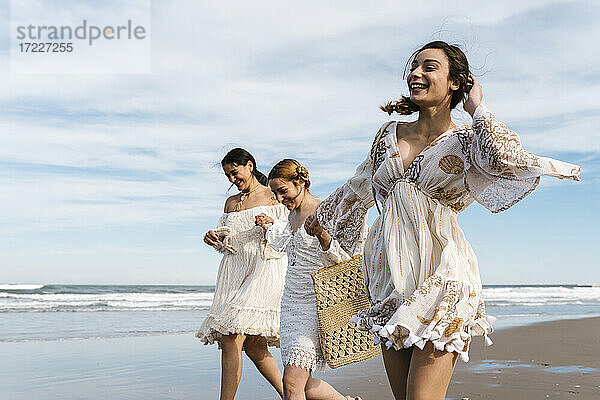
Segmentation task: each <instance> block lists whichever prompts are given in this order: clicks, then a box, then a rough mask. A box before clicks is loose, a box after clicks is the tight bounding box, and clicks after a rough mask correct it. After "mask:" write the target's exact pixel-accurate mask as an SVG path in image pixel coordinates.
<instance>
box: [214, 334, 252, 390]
mask: <svg viewBox="0 0 600 400" xmlns="http://www.w3.org/2000/svg"><path fill="white" fill-rule="evenodd" d="M245 339H246V336H244V335H223V337H222V338H221V350H222V352H221V397H220V400H233V398H234V397H235V392H237V388H238V385H239V384H240V379H241V378H242V347H243V346H244V340H245Z"/></svg>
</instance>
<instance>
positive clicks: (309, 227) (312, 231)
mask: <svg viewBox="0 0 600 400" xmlns="http://www.w3.org/2000/svg"><path fill="white" fill-rule="evenodd" d="M304 229H305V230H306V233H308V234H309V235H310V236H315V237H319V236H320V235H321V234H322V233H323V228H322V227H321V225H319V220H318V219H317V216H316V215H315V214H313V215H309V216H308V217H306V221H304Z"/></svg>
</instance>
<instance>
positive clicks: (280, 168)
mask: <svg viewBox="0 0 600 400" xmlns="http://www.w3.org/2000/svg"><path fill="white" fill-rule="evenodd" d="M275 178H280V179H285V180H286V181H292V182H294V183H296V184H299V183H300V182H304V187H305V188H306V189H307V190H308V188H309V187H310V176H309V174H308V170H307V169H306V167H305V166H304V165H302V164H300V163H299V162H298V161H296V160H294V159H292V158H286V159H283V160H281V161H279V162H278V163H277V164H275V166H274V167H273V168H272V169H271V172H269V180H271V179H275Z"/></svg>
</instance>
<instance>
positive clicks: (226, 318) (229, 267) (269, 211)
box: [196, 204, 289, 347]
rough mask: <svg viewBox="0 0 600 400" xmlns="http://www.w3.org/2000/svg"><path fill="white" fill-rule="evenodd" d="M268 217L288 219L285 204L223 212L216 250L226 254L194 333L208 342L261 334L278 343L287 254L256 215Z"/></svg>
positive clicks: (268, 340) (280, 219)
mask: <svg viewBox="0 0 600 400" xmlns="http://www.w3.org/2000/svg"><path fill="white" fill-rule="evenodd" d="M260 213H265V214H266V215H268V216H270V217H271V218H273V219H274V220H275V221H287V219H288V213H289V212H288V210H287V208H286V207H285V206H283V205H281V204H277V205H272V206H258V207H254V208H250V209H247V210H242V211H237V212H230V213H225V214H223V216H222V217H221V218H220V219H219V223H218V225H217V229H218V231H219V232H221V234H222V235H223V236H224V240H223V243H222V244H220V245H219V247H218V248H217V250H218V251H220V252H221V253H223V259H222V260H221V264H220V266H219V272H218V275H217V283H216V288H215V295H214V298H213V303H212V306H211V308H210V311H209V312H208V315H207V316H206V319H205V320H204V322H203V323H202V325H201V326H200V330H199V331H198V332H197V333H196V337H198V338H200V340H202V341H203V342H204V344H213V343H214V342H215V341H217V342H219V347H220V339H221V336H222V335H229V334H243V335H259V336H263V337H265V338H266V339H267V344H268V345H269V346H278V345H279V317H280V301H281V293H282V291H283V283H284V279H285V270H286V268H287V255H286V254H285V252H277V251H275V250H273V248H272V247H271V246H270V245H269V244H268V243H267V241H266V239H265V235H264V230H263V228H261V227H260V226H256V225H255V217H256V216H257V215H258V214H260Z"/></svg>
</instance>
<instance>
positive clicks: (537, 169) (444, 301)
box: [317, 104, 580, 361]
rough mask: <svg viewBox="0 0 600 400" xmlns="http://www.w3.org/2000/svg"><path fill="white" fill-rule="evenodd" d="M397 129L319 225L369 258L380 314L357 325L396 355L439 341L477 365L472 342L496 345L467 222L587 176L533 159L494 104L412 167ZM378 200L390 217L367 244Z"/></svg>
mask: <svg viewBox="0 0 600 400" xmlns="http://www.w3.org/2000/svg"><path fill="white" fill-rule="evenodd" d="M397 124H398V123H391V124H390V125H387V124H386V125H384V127H382V129H383V130H384V131H383V132H381V135H380V139H379V141H377V140H375V141H374V143H373V146H372V149H371V153H370V155H369V157H368V158H367V159H366V160H365V161H364V162H363V163H362V164H361V165H360V166H359V167H358V168H357V170H356V174H355V175H354V176H353V177H352V178H351V179H350V180H349V181H348V182H347V183H346V184H345V185H343V186H341V187H339V188H338V189H337V190H336V191H335V192H334V193H333V194H331V195H330V196H329V197H328V198H327V199H326V200H325V201H323V202H322V203H321V205H320V206H319V209H318V210H317V218H318V219H319V222H320V223H321V225H322V226H323V227H324V228H325V229H326V230H327V231H328V232H329V233H330V234H331V235H332V236H333V237H335V238H336V239H337V240H338V241H339V243H340V244H341V245H342V247H343V248H344V249H345V250H347V251H348V252H349V253H354V252H362V251H363V248H364V257H363V269H364V276H365V289H366V292H367V294H368V296H369V298H370V300H371V305H372V307H371V308H370V309H368V310H364V311H362V312H360V313H359V314H358V315H357V316H355V317H353V318H352V320H351V321H352V322H355V323H356V324H357V326H358V327H359V328H361V329H364V330H367V329H368V330H371V331H372V332H374V333H376V334H377V339H378V340H380V341H382V342H383V343H385V344H386V346H387V347H388V348H390V347H393V348H395V349H402V348H408V347H410V346H412V345H416V346H418V347H419V348H421V349H422V348H423V347H424V345H425V343H426V341H428V340H429V341H431V342H433V344H434V346H435V348H436V349H438V350H445V351H449V352H456V353H459V354H460V355H461V358H462V359H463V360H464V361H468V350H469V344H470V341H471V338H472V336H485V337H486V342H487V343H488V344H491V341H489V339H488V338H487V335H488V334H489V333H491V332H492V331H493V329H492V325H491V322H492V321H493V319H492V318H490V317H487V316H486V314H485V306H484V302H483V299H482V296H481V295H482V287H481V280H480V277H479V269H478V266H477V258H476V257H475V254H474V253H473V250H472V249H471V246H470V245H469V243H468V242H467V240H466V239H465V235H464V233H463V231H462V230H461V228H460V227H459V225H458V222H457V214H458V213H459V212H461V211H463V210H464V209H466V208H467V207H468V206H469V205H470V204H471V203H473V202H474V201H478V202H479V203H481V204H482V205H484V206H485V207H486V208H488V209H489V210H490V211H492V212H500V211H503V210H506V209H508V208H509V207H511V206H512V205H513V204H515V203H516V202H518V201H519V200H521V199H522V198H523V197H525V196H526V195H527V194H529V193H530V192H531V191H533V190H534V189H535V187H536V186H537V184H538V182H539V179H540V176H542V175H549V176H554V177H557V178H569V179H573V180H579V179H578V176H579V173H580V168H579V167H578V166H576V165H572V164H568V163H565V162H562V161H557V160H553V159H550V158H545V157H538V156H535V155H533V154H531V153H529V152H527V151H525V150H524V149H523V148H522V146H521V142H520V139H519V137H518V135H517V134H515V133H514V132H512V131H511V130H509V129H508V128H507V127H506V125H504V124H503V123H501V122H498V121H497V120H496V118H495V117H494V115H493V114H492V113H490V112H489V111H488V110H487V108H486V107H485V105H484V104H481V105H479V106H478V107H477V109H476V110H475V113H474V117H473V126H472V127H471V126H469V125H461V126H458V127H456V128H454V129H452V130H449V131H447V132H445V133H443V134H442V135H440V136H439V137H438V138H437V139H436V140H435V141H434V143H432V144H431V145H430V146H428V147H427V148H425V149H424V150H423V151H422V152H421V153H420V154H419V155H418V156H417V157H416V158H415V160H414V161H413V162H412V163H411V164H410V165H408V166H406V167H405V166H403V165H402V158H401V156H400V154H399V149H398V148H397V137H396V127H397ZM380 131H381V130H380ZM373 193H374V195H373ZM376 200H377V202H378V205H379V204H380V205H381V214H380V215H379V217H378V218H377V219H376V220H375V222H374V224H373V226H372V227H371V229H370V231H368V235H367V227H366V216H367V210H368V209H369V208H370V207H372V206H373V205H374V204H375V201H376Z"/></svg>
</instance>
